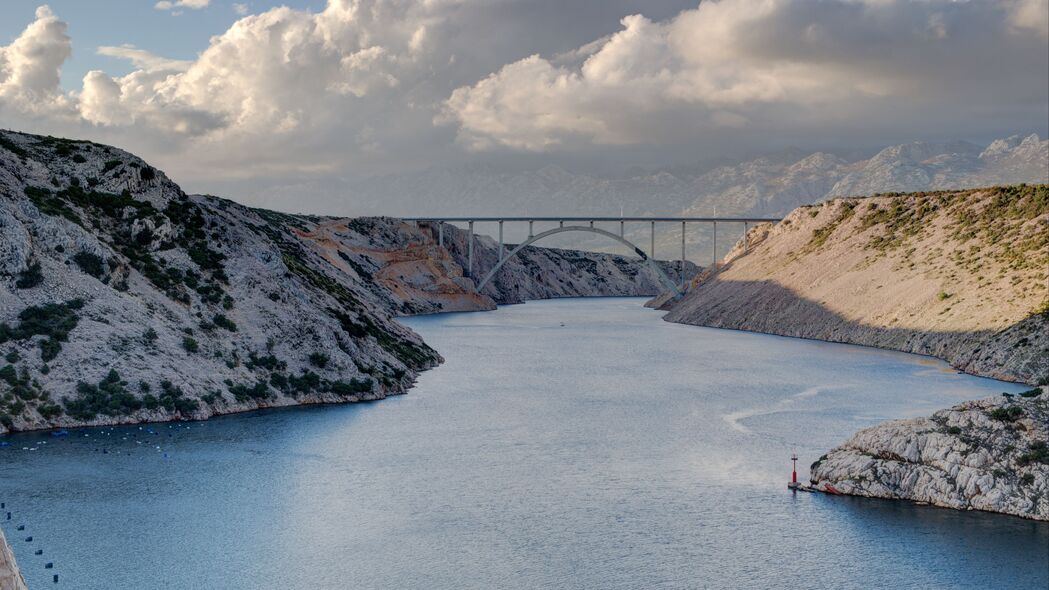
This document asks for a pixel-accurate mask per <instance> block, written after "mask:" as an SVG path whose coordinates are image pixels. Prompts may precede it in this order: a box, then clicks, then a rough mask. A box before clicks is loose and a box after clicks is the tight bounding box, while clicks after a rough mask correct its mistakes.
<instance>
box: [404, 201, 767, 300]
mask: <svg viewBox="0 0 1049 590" xmlns="http://www.w3.org/2000/svg"><path fill="white" fill-rule="evenodd" d="M780 219H781V218H778V217H624V216H621V217H405V218H404V220H405V221H409V222H414V223H416V224H420V223H426V224H431V225H432V224H436V225H437V241H438V243H439V244H440V245H441V246H444V224H446V223H466V224H467V225H468V232H469V234H468V237H467V252H468V253H467V260H468V262H467V268H466V274H467V276H471V277H472V276H473V270H474V268H473V267H474V239H473V237H474V223H498V224H499V262H498V263H497V264H496V265H495V266H494V267H493V268H492V269H491V270H490V271H489V272H488V274H487V275H486V276H485V277H484V278H483V279H482V280H481V282H480V283H478V285H477V288H478V290H480V289H482V288H484V286H485V284H487V283H488V281H489V280H491V279H492V277H494V276H495V273H496V272H497V271H498V270H499V269H500V268H502V266H503V264H504V263H505V262H506V261H507V260H509V259H510V258H512V257H513V255H514V254H516V253H517V252H519V251H520V250H521V249H522V248H524V247H526V246H528V245H530V244H532V243H533V242H536V241H538V240H540V239H543V238H545V237H547V236H551V235H554V234H558V233H562V232H568V231H583V232H590V233H596V234H600V235H604V236H607V237H610V238H612V239H613V240H616V241H618V242H621V243H623V244H624V245H626V246H627V247H629V248H631V249H632V250H634V252H636V253H637V255H638V256H640V257H641V259H642V260H645V261H647V262H649V263H651V264H652V265H653V267H654V268H655V269H657V270H658V272H659V274H660V275H662V276H663V277H664V278H665V279H666V282H668V286H673V288H674V290H676V291H678V292H679V293H680V292H681V290H680V288H679V285H677V284H676V283H674V282H673V281H671V280H670V279H669V277H667V276H666V273H665V272H663V270H662V268H661V267H659V266H658V265H656V264H654V261H655V252H656V224H657V223H680V224H681V282H684V269H685V264H684V263H685V232H686V226H687V224H689V223H703V224H706V223H709V224H711V225H712V227H713V233H714V241H713V242H714V243H713V261H712V263H711V267H712V268H715V269H716V268H717V264H718V256H717V252H718V223H742V224H743V250H744V251H746V249H747V241H746V240H747V231H748V230H749V229H750V224H752V223H777V222H779V221H780ZM506 222H528V239H527V240H525V241H524V242H522V243H520V244H518V245H517V246H516V247H515V248H514V249H513V250H512V251H511V252H510V254H509V255H506V256H504V251H505V246H504V242H503V224H504V223H506ZM536 222H540V223H556V224H558V225H557V227H556V228H554V229H550V230H547V231H544V232H542V233H540V234H538V235H536V233H535V232H534V231H533V230H534V227H535V223H536ZM609 222H613V223H614V222H619V235H618V236H617V235H616V234H614V233H612V232H610V231H608V230H604V229H601V228H596V227H594V224H595V223H609ZM639 222H640V223H649V224H650V228H651V242H650V244H649V250H648V253H647V254H646V253H645V252H644V251H642V250H641V249H640V248H639V247H637V246H636V245H635V244H633V243H632V242H630V241H628V240H627V239H626V236H625V234H626V229H625V228H626V224H627V223H639ZM565 223H568V224H570V225H568V226H566V225H565ZM581 223H585V224H587V225H578V224H581Z"/></svg>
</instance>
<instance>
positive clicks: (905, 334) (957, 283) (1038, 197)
mask: <svg viewBox="0 0 1049 590" xmlns="http://www.w3.org/2000/svg"><path fill="white" fill-rule="evenodd" d="M725 260H726V263H727V264H726V266H725V267H724V268H723V269H722V270H721V271H720V272H718V273H717V274H715V275H713V276H705V277H702V278H701V279H700V280H698V281H697V284H695V285H694V286H693V287H692V289H691V291H690V292H689V293H688V294H687V295H686V296H685V297H684V298H683V299H682V300H680V301H679V302H677V303H675V304H671V305H670V311H669V313H668V314H667V315H666V319H667V320H668V321H673V322H680V323H687V324H696V325H704V326H713V327H721V328H733V329H742V330H753V331H758V332H767V333H771V334H780V335H785V336H797V337H803V338H815V339H820V340H829V341H834V342H850V343H854V344H865V345H870V346H877V347H882V348H891V349H896V350H903V351H906V352H915V353H919V354H927V355H932V356H937V357H940V358H943V359H946V360H947V361H948V362H950V363H951V364H952V365H953V366H955V367H957V368H959V369H962V370H964V371H967V372H970V373H975V374H979V375H986V376H991V377H996V378H1000V379H1007V380H1013V381H1021V382H1026V383H1031V384H1034V383H1037V382H1039V381H1041V380H1044V379H1046V378H1049V276H1047V273H1049V187H1047V186H1046V185H1037V186H1030V185H1020V186H1011V187H998V188H990V189H978V190H967V191H944V192H934V193H912V194H892V195H882V196H876V197H871V198H860V199H855V198H853V199H834V200H831V201H828V202H825V203H823V204H821V205H815V206H809V207H802V208H799V209H797V210H795V211H793V212H792V213H791V214H790V215H789V216H787V217H786V218H785V219H784V221H782V222H780V223H778V224H776V225H775V226H773V227H770V226H763V227H758V228H755V229H754V230H753V231H752V232H751V234H750V236H749V250H748V252H747V253H746V254H744V253H743V251H742V249H741V248H740V247H739V246H737V248H736V249H735V250H733V251H732V252H731V253H730V254H729V255H728V257H727V258H726V259H725Z"/></svg>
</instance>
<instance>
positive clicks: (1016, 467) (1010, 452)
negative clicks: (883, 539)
mask: <svg viewBox="0 0 1049 590" xmlns="http://www.w3.org/2000/svg"><path fill="white" fill-rule="evenodd" d="M810 479H811V484H812V486H813V487H814V488H815V489H817V490H821V491H830V492H832V493H842V494H849V495H854V496H866V497H871V498H888V499H897V500H910V501H913V502H918V503H922V504H930V505H934V506H941V507H945V508H954V509H957V510H982V511H988V512H997V513H1002V514H1011V515H1014V516H1020V517H1024V518H1030V519H1034V520H1043V521H1049V387H1042V388H1040V389H1032V390H1030V391H1028V392H1026V393H1024V394H1021V395H1018V396H1011V395H1003V396H998V397H992V398H985V399H980V400H974V401H968V402H964V403H962V404H959V405H957V406H954V407H952V408H949V409H946V410H941V411H939V412H936V413H935V414H933V415H932V416H930V417H928V418H914V419H908V420H893V421H890V422H885V423H883V424H879V425H877V426H873V427H871V428H867V429H864V430H861V431H860V432H858V433H856V434H855V435H854V436H853V437H852V438H850V439H849V440H848V441H847V442H845V444H843V445H841V446H840V447H838V448H835V449H834V450H832V451H830V452H829V453H828V454H826V455H824V456H823V457H820V458H819V460H817V461H816V462H815V463H813V464H812V468H811V477H810Z"/></svg>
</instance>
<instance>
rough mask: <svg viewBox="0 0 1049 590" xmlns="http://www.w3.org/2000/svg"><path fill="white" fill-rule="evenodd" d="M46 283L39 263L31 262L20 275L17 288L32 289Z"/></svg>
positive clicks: (16, 282) (16, 281)
mask: <svg viewBox="0 0 1049 590" xmlns="http://www.w3.org/2000/svg"><path fill="white" fill-rule="evenodd" d="M43 282H44V273H43V272H41V270H40V263H39V262H31V263H30V264H29V266H27V267H26V269H25V270H23V271H22V272H20V273H18V279H17V280H15V287H17V288H19V289H32V288H33V287H36V286H38V285H40V283H43Z"/></svg>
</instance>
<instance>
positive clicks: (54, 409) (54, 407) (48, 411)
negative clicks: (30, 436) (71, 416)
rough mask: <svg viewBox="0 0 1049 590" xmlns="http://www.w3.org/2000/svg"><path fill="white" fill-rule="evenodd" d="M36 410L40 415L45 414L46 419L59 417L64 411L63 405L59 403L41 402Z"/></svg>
mask: <svg viewBox="0 0 1049 590" xmlns="http://www.w3.org/2000/svg"><path fill="white" fill-rule="evenodd" d="M36 411H38V412H40V415H41V416H43V417H44V419H45V420H50V419H52V418H57V417H58V416H61V415H62V412H63V410H62V406H60V405H58V404H41V405H40V406H38V407H37V409H36Z"/></svg>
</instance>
